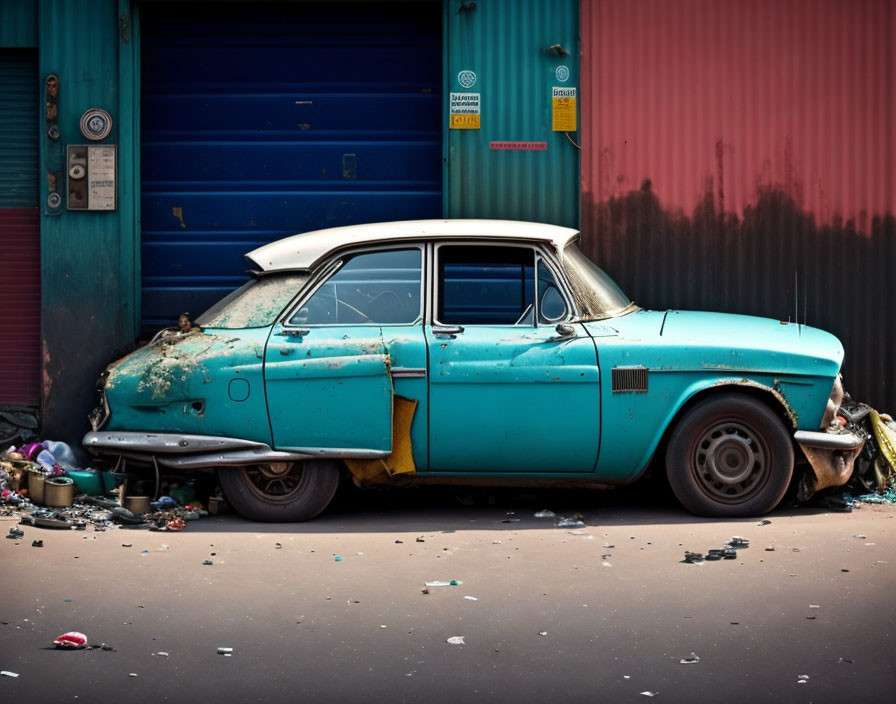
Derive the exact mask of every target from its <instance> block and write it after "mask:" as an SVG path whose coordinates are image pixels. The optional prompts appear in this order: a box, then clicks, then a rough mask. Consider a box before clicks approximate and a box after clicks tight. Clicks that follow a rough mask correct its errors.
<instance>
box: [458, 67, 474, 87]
mask: <svg viewBox="0 0 896 704" xmlns="http://www.w3.org/2000/svg"><path fill="white" fill-rule="evenodd" d="M457 82H458V83H460V86H461V88H472V87H473V86H474V85H476V72H475V71H470V70H469V69H464V70H463V71H460V72H459V73H458V74H457Z"/></svg>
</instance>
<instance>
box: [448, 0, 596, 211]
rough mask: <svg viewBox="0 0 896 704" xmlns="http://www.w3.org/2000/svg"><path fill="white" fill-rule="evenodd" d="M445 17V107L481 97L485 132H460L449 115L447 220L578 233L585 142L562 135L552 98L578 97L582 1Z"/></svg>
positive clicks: (535, 1) (522, 0) (511, 5)
mask: <svg viewBox="0 0 896 704" xmlns="http://www.w3.org/2000/svg"><path fill="white" fill-rule="evenodd" d="M444 8H445V28H446V29H445V33H446V52H447V58H446V60H445V73H446V76H445V82H446V85H445V92H446V96H445V98H446V102H447V101H448V100H449V94H450V93H472V94H476V95H478V96H480V98H479V100H480V113H479V117H480V121H479V127H478V128H475V127H474V128H472V129H452V127H451V125H452V123H451V115H450V112H451V108H450V105H446V110H445V116H444V119H445V131H446V145H447V164H446V171H445V184H446V194H445V214H446V215H447V216H448V217H452V218H507V219H511V220H531V221H535V222H546V223H552V224H555V225H566V226H572V227H574V226H575V225H577V224H578V219H579V218H578V205H579V203H578V201H579V198H578V196H579V183H578V179H579V154H578V149H577V148H576V146H575V144H574V143H573V142H575V141H576V140H577V132H576V131H575V130H571V131H569V132H566V133H564V132H562V131H554V129H553V128H554V127H555V123H554V120H553V117H554V113H553V102H552V101H553V98H552V95H553V92H552V89H553V88H554V87H565V88H576V89H578V75H579V69H578V53H579V52H578V9H579V8H578V2H577V0H488V2H479V3H472V2H460V1H459V0H445V2H444ZM558 76H559V78H558ZM561 79H563V80H561Z"/></svg>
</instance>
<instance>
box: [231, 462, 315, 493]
mask: <svg viewBox="0 0 896 704" xmlns="http://www.w3.org/2000/svg"><path fill="white" fill-rule="evenodd" d="M243 473H244V474H245V476H246V479H247V480H248V482H247V485H248V486H249V488H251V489H252V491H253V492H255V493H256V494H258V495H259V496H261V497H262V498H264V499H266V500H268V501H271V500H273V501H288V500H289V499H290V498H291V497H292V496H293V495H294V494H295V493H296V492H298V491H299V489H300V485H301V483H302V463H301V462H272V463H270V464H259V465H252V466H250V467H243Z"/></svg>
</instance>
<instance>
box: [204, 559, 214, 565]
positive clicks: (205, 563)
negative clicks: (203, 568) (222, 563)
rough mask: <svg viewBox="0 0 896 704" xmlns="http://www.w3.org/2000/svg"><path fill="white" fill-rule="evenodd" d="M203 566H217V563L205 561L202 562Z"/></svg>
mask: <svg viewBox="0 0 896 704" xmlns="http://www.w3.org/2000/svg"><path fill="white" fill-rule="evenodd" d="M202 564H203V565H213V564H215V563H214V562H212V561H211V560H204V561H203V562H202Z"/></svg>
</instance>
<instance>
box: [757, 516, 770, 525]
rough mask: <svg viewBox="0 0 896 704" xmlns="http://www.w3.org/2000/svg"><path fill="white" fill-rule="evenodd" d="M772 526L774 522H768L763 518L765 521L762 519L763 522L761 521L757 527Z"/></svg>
mask: <svg viewBox="0 0 896 704" xmlns="http://www.w3.org/2000/svg"><path fill="white" fill-rule="evenodd" d="M771 524H772V522H771V521H770V520H768V519H767V518H763V519H762V520H761V521H759V523H757V524H756V525H757V526H770V525H771Z"/></svg>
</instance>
